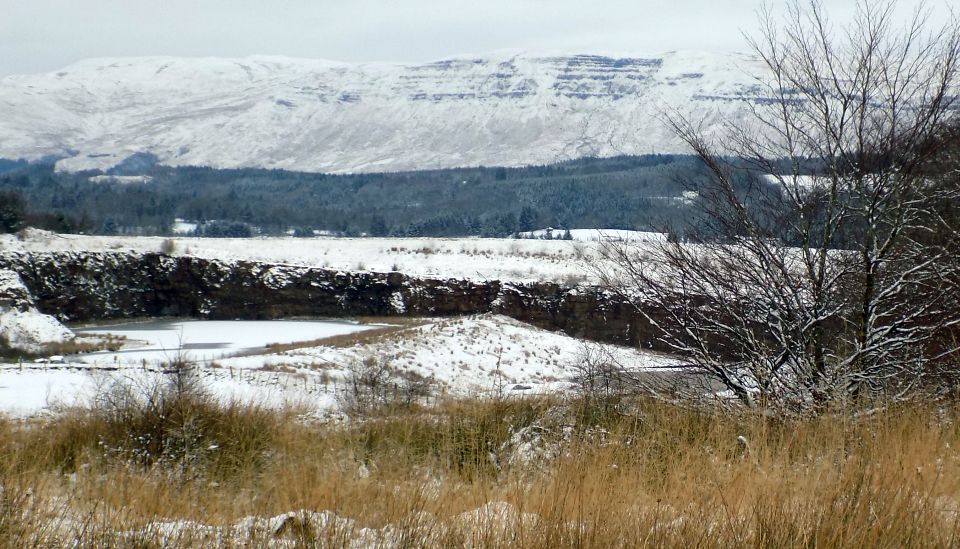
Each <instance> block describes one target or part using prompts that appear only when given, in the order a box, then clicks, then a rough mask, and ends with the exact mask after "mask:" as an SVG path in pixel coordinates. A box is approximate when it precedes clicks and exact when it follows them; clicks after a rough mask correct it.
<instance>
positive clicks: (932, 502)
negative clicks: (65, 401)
mask: <svg viewBox="0 0 960 549" xmlns="http://www.w3.org/2000/svg"><path fill="white" fill-rule="evenodd" d="M181 381H183V380H181ZM156 391H157V392H156V393H154V392H153V390H151V391H149V392H148V394H147V395H144V394H143V391H139V392H136V393H135V394H126V393H121V394H120V395H119V396H117V393H115V392H107V393H105V394H110V395H114V396H111V397H110V398H109V399H104V400H99V401H97V403H96V406H92V407H87V408H71V409H67V410H64V411H63V412H61V413H60V414H59V415H55V416H52V417H49V418H46V419H37V420H30V421H26V422H22V421H12V420H0V486H2V487H3V492H2V493H0V506H3V509H0V510H6V512H5V513H3V515H4V516H2V517H0V547H7V546H9V547H13V546H31V545H42V546H51V547H57V546H67V545H80V546H130V545H137V546H145V547H152V546H157V547H161V546H182V547H204V546H211V545H213V546H255V547H268V546H292V547H299V546H302V547H346V546H350V545H351V544H354V545H364V546H378V547H410V546H446V547H450V546H468V545H469V546H473V547H514V546H523V547H533V548H539V547H543V548H546V547H573V546H577V547H634V546H656V547H687V546H699V547H745V546H752V547H761V546H762V547H812V546H817V547H834V546H850V547H884V546H885V547H949V546H955V545H956V544H957V542H958V540H960V537H958V536H960V528H958V524H960V459H958V457H957V453H956V450H955V449H956V448H957V446H958V444H960V428H958V427H957V426H958V425H960V406H957V404H955V403H952V402H944V403H937V404H936V405H934V404H927V405H909V406H890V407H887V408H883V409H878V410H876V411H875V412H874V413H872V414H869V415H862V416H852V415H831V414H823V415H821V416H819V417H814V418H776V417H769V416H765V415H762V414H743V415H730V414H729V413H726V412H721V411H719V410H715V409H702V408H688V407H683V406H677V405H674V404H670V403H665V402H662V401H659V400H656V399H646V398H643V399H628V400H627V401H621V402H618V403H617V405H616V406H615V407H611V406H607V405H606V404H605V403H602V402H601V403H596V402H595V401H594V403H593V404H590V406H592V407H593V411H591V412H589V413H585V412H584V409H585V407H586V406H587V405H586V404H584V403H583V402H582V401H581V400H580V399H579V398H571V399H566V398H560V397H509V398H506V397H505V398H491V399H472V398H466V399H456V400H453V399H439V400H438V401H436V402H434V403H432V404H429V405H428V404H421V405H419V406H410V407H391V408H387V409H378V410H376V411H374V412H372V413H370V414H368V415H357V416H354V417H352V418H350V419H349V420H347V421H343V422H331V423H323V422H316V421H304V420H297V419H295V418H294V417H293V415H292V414H291V412H289V411H283V410H279V411H277V410H268V409H265V408H258V407H249V408H248V407H245V406H242V405H235V404H222V403H217V402H216V401H215V400H210V399H209V398H208V397H207V396H205V395H204V394H203V393H202V392H199V391H195V390H194V389H193V388H192V387H191V386H190V384H186V383H185V384H180V385H178V380H177V378H175V377H174V376H169V377H168V378H167V379H166V380H165V384H164V385H163V386H162V388H158V389H156ZM40 435H42V436H40ZM214 444H216V445H218V449H217V452H212V451H211V452H208V451H207V450H206V449H207V448H209V447H210V446H211V445H214ZM118 449H119V450H118ZM184 472H189V473H191V474H184ZM3 498H7V499H3ZM7 540H14V541H7Z"/></svg>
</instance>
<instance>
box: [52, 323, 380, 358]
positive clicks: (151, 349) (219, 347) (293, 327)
mask: <svg viewBox="0 0 960 549" xmlns="http://www.w3.org/2000/svg"><path fill="white" fill-rule="evenodd" d="M374 327H375V326H372V325H361V324H357V323H354V322H344V321H333V320H318V321H295V320H290V321H285V320H272V321H267V320H245V321H231V320H180V321H173V320H155V321H148V322H132V323H126V324H115V325H111V326H102V327H91V328H77V329H76V330H74V331H75V332H76V333H77V334H78V335H80V336H83V335H107V334H110V335H114V336H118V337H122V338H125V339H126V344H125V345H124V348H123V349H121V350H119V351H116V352H112V351H100V352H96V353H89V354H85V355H80V356H78V357H75V358H73V359H71V360H75V361H76V362H83V363H86V364H93V365H98V366H110V365H117V364H123V365H125V366H131V365H134V366H136V365H143V364H147V365H151V366H159V365H162V364H164V363H169V362H172V361H173V360H174V359H186V360H189V361H191V362H197V363H208V362H211V361H214V360H217V359H220V358H223V357H225V356H231V355H235V354H238V353H243V352H251V351H255V350H258V349H263V348H264V347H265V346H266V345H268V344H271V343H292V342H295V341H312V340H316V339H323V338H329V337H334V336H339V335H345V334H351V333H356V332H361V331H364V330H369V329H372V328H374Z"/></svg>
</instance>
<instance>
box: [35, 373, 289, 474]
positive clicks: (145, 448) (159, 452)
mask: <svg viewBox="0 0 960 549" xmlns="http://www.w3.org/2000/svg"><path fill="white" fill-rule="evenodd" d="M171 372H172V373H170V372H168V373H166V374H155V373H144V374H143V375H142V376H141V377H138V378H136V379H125V380H123V381H118V382H114V383H110V384H107V385H105V386H104V387H103V388H102V390H101V391H100V392H99V393H98V395H97V396H96V397H95V399H94V400H93V402H92V404H91V405H90V406H88V407H84V408H76V409H69V410H66V411H64V412H63V413H62V415H61V416H60V417H59V418H58V419H57V420H56V421H53V422H51V423H50V424H49V425H48V426H47V429H48V430H49V431H50V433H51V435H52V440H51V441H49V442H45V443H44V445H45V446H47V456H48V460H49V463H50V464H51V465H53V466H56V467H59V468H61V469H63V470H72V469H76V468H77V467H79V466H81V465H82V464H84V463H89V462H90V461H91V460H93V461H94V462H97V463H98V464H99V465H100V466H102V467H106V468H108V469H109V468H113V467H116V466H118V465H122V466H124V467H131V468H136V469H141V470H149V469H157V470H159V471H163V472H165V473H175V474H176V475H179V476H197V477H203V478H209V479H219V480H222V479H230V478H232V477H234V476H235V475H236V474H238V473H241V472H246V471H249V470H251V469H252V468H255V467H257V466H258V465H259V464H261V463H262V462H263V459H264V456H265V454H266V453H267V452H268V451H269V450H270V448H271V447H272V445H273V442H274V438H275V435H276V433H277V430H278V427H279V425H280V424H281V423H282V422H283V421H284V418H283V417H282V416H280V415H278V413H277V412H276V411H274V410H269V409H267V408H264V407H261V406H258V405H252V404H248V403H241V402H237V401H226V402H224V401H221V400H219V399H217V398H216V397H214V396H213V395H211V394H209V393H208V392H206V391H204V390H203V389H201V388H200V386H199V384H198V383H197V382H196V379H195V378H194V377H193V376H194V374H193V372H192V371H191V370H189V369H188V368H186V367H179V368H175V369H173V370H172V371H171Z"/></svg>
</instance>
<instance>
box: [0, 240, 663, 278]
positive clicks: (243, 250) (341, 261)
mask: <svg viewBox="0 0 960 549" xmlns="http://www.w3.org/2000/svg"><path fill="white" fill-rule="evenodd" d="M538 232H540V233H543V232H544V231H538ZM571 233H572V236H574V240H572V241H570V240H539V239H507V238H503V239H497V238H336V237H315V238H292V237H262V238H194V237H173V238H172V239H170V240H172V241H173V242H174V243H175V249H174V252H173V254H174V255H190V256H194V257H203V258H209V259H220V260H250V261H264V262H268V263H284V264H290V265H305V266H310V267H323V268H329V269H336V270H341V271H376V272H389V271H400V272H402V273H404V274H407V275H411V276H424V277H434V278H465V279H472V280H503V281H513V282H524V281H551V282H578V281H589V280H590V277H591V274H592V271H591V269H590V266H591V264H592V263H593V262H594V261H595V260H596V258H597V253H596V252H597V247H598V246H599V245H600V241H604V240H610V239H614V240H618V239H619V240H630V241H634V242H636V243H638V244H641V245H642V244H643V243H644V242H656V241H661V240H662V239H663V235H662V234H661V233H645V232H637V231H618V230H604V229H574V230H572V231H571ZM165 240H168V239H167V238H164V237H131V236H83V235H67V234H52V233H48V232H45V231H36V230H30V231H27V232H26V233H25V236H24V237H23V238H22V239H18V238H16V237H14V236H12V235H0V251H2V250H11V251H15V250H20V251H34V252H43V251H123V250H130V251H138V252H157V251H159V250H160V248H161V245H162V244H163V243H164V241H165Z"/></svg>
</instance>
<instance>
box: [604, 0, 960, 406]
mask: <svg viewBox="0 0 960 549" xmlns="http://www.w3.org/2000/svg"><path fill="white" fill-rule="evenodd" d="M752 45H753V47H754V49H755V51H756V53H757V54H758V56H759V57H760V58H761V59H762V61H763V64H764V65H765V67H766V68H767V69H768V73H769V75H768V77H767V78H765V79H763V80H762V85H763V87H764V89H765V91H766V93H765V95H766V97H765V98H764V99H763V100H761V101H755V102H753V103H751V104H750V107H751V109H752V114H753V117H752V118H753V120H749V121H729V122H728V123H727V126H726V132H725V135H724V138H723V142H722V144H717V143H715V142H713V141H712V140H711V139H710V138H709V137H707V136H706V135H705V133H704V132H703V131H701V128H700V126H699V125H698V124H697V123H696V121H692V120H689V119H688V118H686V117H685V116H684V115H683V114H682V113H673V114H671V115H670V116H669V117H668V119H669V122H670V124H671V125H672V127H673V129H674V130H675V132H676V133H677V135H678V136H680V137H681V139H682V140H683V141H684V142H686V143H687V144H688V145H689V146H690V148H691V149H692V150H693V151H694V152H695V154H696V155H697V156H699V157H700V159H701V160H702V161H703V163H704V165H705V166H706V168H707V170H708V172H709V174H710V177H709V179H708V180H707V181H706V182H704V183H702V184H701V185H700V186H699V187H698V188H697V191H698V192H699V200H698V204H699V206H700V207H701V216H700V218H699V219H698V220H697V225H696V226H689V227H686V228H685V229H684V230H683V231H682V233H683V234H685V235H687V237H688V241H686V242H680V241H679V240H678V239H670V240H668V241H665V242H663V243H659V244H656V245H653V246H652V247H651V246H649V245H647V246H645V248H644V249H643V250H640V249H638V248H637V247H636V246H633V245H630V244H624V243H607V244H606V247H605V250H604V254H605V256H606V258H607V259H608V260H609V264H610V266H609V267H608V268H607V270H606V272H605V273H603V275H602V278H603V279H604V281H605V282H606V283H607V284H608V285H609V286H610V287H611V288H614V289H616V290H618V291H620V292H623V293H624V294H626V295H629V296H631V298H632V299H634V300H635V301H636V302H637V304H638V308H639V309H640V310H641V311H645V312H646V313H647V317H648V320H649V321H651V322H652V323H653V324H654V325H655V326H656V327H657V328H659V329H660V332H661V334H662V339H663V341H665V342H666V343H667V344H668V345H669V346H671V347H672V348H673V349H674V350H675V351H676V352H677V353H678V354H680V355H681V356H683V357H685V359H686V360H687V362H688V364H689V366H691V367H692V368H695V369H696V370H698V371H701V372H705V373H708V374H709V375H711V376H712V377H714V378H715V379H717V380H719V381H721V382H722V383H723V384H724V385H725V386H726V387H727V388H728V389H729V390H730V391H731V392H732V393H733V394H734V395H735V396H736V397H737V398H738V399H739V400H740V401H742V402H743V403H745V404H747V405H749V406H756V405H762V406H768V407H769V406H772V407H781V408H783V409H787V410H791V411H804V410H819V409H823V408H824V407H827V406H830V405H834V404H838V403H842V402H844V401H849V400H850V399H857V398H862V397H866V396H869V395H875V394H881V393H882V394H884V395H885V396H886V397H893V398H905V397H907V396H909V395H912V394H915V393H916V392H917V391H918V390H919V389H921V388H922V387H924V386H925V384H926V381H927V379H926V378H927V377H929V376H928V374H929V373H930V372H932V371H933V370H934V369H935V368H933V365H935V364H936V363H937V362H938V361H944V360H949V359H951V358H952V356H953V355H954V354H955V352H956V345H955V342H953V341H950V338H949V337H946V336H947V335H949V334H952V329H953V327H954V325H955V324H956V323H957V322H958V321H960V318H958V317H960V314H958V311H960V307H958V303H957V301H956V297H955V296H956V295H957V289H958V287H957V284H956V282H957V280H958V273H960V263H958V261H956V260H955V257H956V251H957V242H958V235H960V230H958V229H960V224H958V223H957V219H956V216H951V215H947V214H945V211H949V209H950V208H945V207H944V206H945V205H948V204H954V203H956V202H957V201H958V200H960V185H958V182H957V178H956V175H952V176H950V175H949V174H948V175H946V176H944V175H943V174H944V172H943V171H940V172H932V171H931V170H930V169H929V166H930V165H931V163H932V162H936V160H937V159H938V158H940V157H941V156H942V155H943V154H944V150H945V148H946V147H947V146H948V145H949V140H947V139H944V138H943V135H942V133H943V130H944V128H945V127H949V126H950V125H951V124H955V123H956V121H957V118H958V117H957V110H956V107H957V106H958V105H957V96H956V95H955V94H956V93H957V90H958V67H960V65H958V63H960V23H958V21H957V20H956V19H952V20H951V21H949V22H947V23H945V24H943V25H942V26H940V27H937V28H932V25H931V24H930V22H929V21H928V20H927V19H926V17H925V15H924V12H923V11H922V10H918V11H917V12H916V13H915V14H914V16H913V17H912V18H911V19H910V20H909V21H908V22H907V24H906V26H904V27H903V28H898V27H897V26H896V20H895V19H894V16H893V3H892V2H890V3H875V2H863V3H861V4H860V5H859V9H858V15H857V17H856V19H855V20H854V22H853V23H852V24H851V25H849V26H848V27H846V28H843V29H839V30H837V29H834V28H833V27H832V26H831V24H830V22H829V20H828V18H827V16H826V14H825V13H824V11H823V8H822V6H821V5H820V4H819V3H818V2H815V1H814V2H810V3H806V4H801V3H799V2H794V3H792V4H791V5H790V8H789V10H788V14H787V18H786V20H785V21H783V22H782V23H781V22H778V21H775V20H774V18H773V17H772V16H771V15H770V13H769V12H765V13H763V14H762V15H761V35H760V36H759V37H758V38H754V39H753V40H752Z"/></svg>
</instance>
